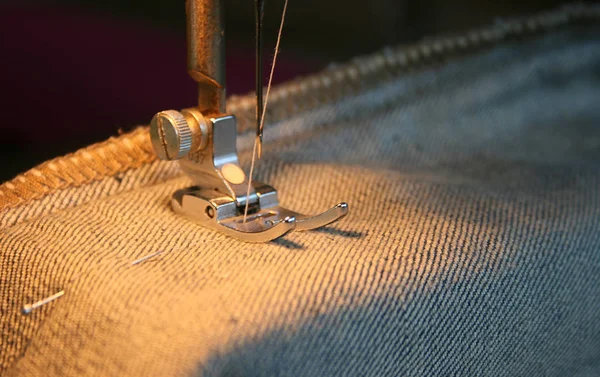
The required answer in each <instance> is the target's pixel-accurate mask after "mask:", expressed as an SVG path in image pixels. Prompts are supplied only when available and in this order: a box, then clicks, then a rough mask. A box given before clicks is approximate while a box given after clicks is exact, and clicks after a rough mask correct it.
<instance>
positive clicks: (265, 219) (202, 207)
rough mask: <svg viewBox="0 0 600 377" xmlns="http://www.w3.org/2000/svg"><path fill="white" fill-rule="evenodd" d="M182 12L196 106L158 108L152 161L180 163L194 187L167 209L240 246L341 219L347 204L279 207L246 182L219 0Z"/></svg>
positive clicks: (191, 4) (266, 189) (196, 2)
mask: <svg viewBox="0 0 600 377" xmlns="http://www.w3.org/2000/svg"><path fill="white" fill-rule="evenodd" d="M186 7H187V27H188V29H187V30H188V71H189V73H190V76H192V78H193V79H194V80H196V81H197V82H198V85H199V97H198V107H193V108H188V109H183V110H181V111H180V112H178V111H174V110H167V111H161V112H159V113H158V114H156V115H155V116H154V118H153V119H152V122H151V123H150V135H151V139H152V145H153V148H154V150H155V152H156V154H157V155H158V157H159V158H160V159H163V160H179V164H180V166H181V168H182V169H183V171H184V172H185V173H187V174H188V175H189V176H190V177H191V178H192V180H193V182H194V185H195V186H194V187H190V188H187V189H183V190H179V191H177V192H175V193H174V194H173V198H172V205H173V209H174V210H175V211H176V212H177V213H181V214H183V215H185V216H187V217H190V218H192V219H194V220H195V221H197V222H199V223H200V224H201V225H204V226H206V227H209V228H212V229H214V230H217V231H219V232H221V233H224V234H226V235H229V236H231V237H235V238H237V239H240V240H242V241H246V242H268V241H271V240H273V239H276V238H278V237H281V236H283V235H285V234H287V233H288V232H290V231H293V230H308V229H314V228H318V227H321V226H323V225H327V224H329V223H331V222H333V221H336V220H337V219H339V218H340V217H342V216H344V215H346V214H347V213H348V205H347V204H346V203H340V204H338V205H336V206H335V207H333V208H331V209H330V210H328V211H326V212H324V213H322V214H320V215H316V216H306V215H303V214H300V213H296V212H294V211H291V210H289V209H286V208H283V207H281V206H280V205H279V201H278V199H277V191H275V189H274V188H273V187H271V186H268V185H266V184H262V183H256V182H253V184H252V185H249V183H248V181H249V179H248V177H247V175H246V173H245V172H244V170H243V169H242V167H241V166H240V163H239V159H238V154H237V150H236V136H237V127H236V120H235V117H234V116H232V115H228V114H225V32H224V28H223V0H187V2H186ZM248 188H250V189H248ZM246 205H247V207H248V216H247V217H246V218H244V217H245V216H244V210H245V208H246Z"/></svg>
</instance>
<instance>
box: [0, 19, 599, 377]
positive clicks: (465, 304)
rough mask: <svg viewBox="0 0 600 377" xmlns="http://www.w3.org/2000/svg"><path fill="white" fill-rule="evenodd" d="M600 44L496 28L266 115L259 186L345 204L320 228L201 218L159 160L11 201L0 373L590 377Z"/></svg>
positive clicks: (576, 35) (4, 219)
mask: <svg viewBox="0 0 600 377" xmlns="http://www.w3.org/2000/svg"><path fill="white" fill-rule="evenodd" d="M599 37H600V28H599V27H598V26H596V25H590V24H587V25H583V26H578V27H575V26H574V27H571V28H568V29H563V30H560V31H556V32H552V33H549V34H547V35H545V36H539V37H536V38H531V39H527V40H523V41H514V42H512V43H504V44H501V45H498V46H497V47H496V48H494V49H493V50H491V51H482V52H477V53H473V54H471V55H469V56H467V57H463V58H457V59H453V60H450V61H448V62H446V63H444V64H439V65H438V66H436V67H428V68H424V69H421V70H416V71H414V72H412V73H410V74H403V75H396V76H394V75H390V76H389V78H388V79H387V80H384V81H383V82H380V83H379V84H378V85H374V86H372V87H371V88H370V89H368V90H367V89H364V90H361V91H359V92H357V93H355V94H354V95H351V96H346V97H345V98H343V99H341V100H338V101H336V102H333V103H325V102H323V103H321V104H320V105H319V104H318V103H317V105H316V106H313V108H312V109H311V111H298V112H297V113H296V114H292V115H288V116H286V117H285V118H284V119H280V120H279V121H278V122H276V123H272V124H271V125H270V126H269V128H268V129H266V131H265V145H264V146H265V150H264V152H265V156H264V158H263V159H262V160H260V162H259V164H258V166H257V170H258V172H257V176H256V177H257V179H260V180H262V181H265V182H269V183H271V184H272V185H273V186H274V187H276V188H277V190H278V192H279V195H280V200H281V202H282V204H283V205H284V206H286V207H288V208H291V209H293V210H297V211H299V212H305V213H316V212H319V211H322V210H325V209H327V208H328V207H329V206H331V205H333V204H335V203H337V202H339V201H347V202H348V203H349V204H350V214H349V215H348V216H347V217H346V218H344V219H343V220H341V221H340V222H338V223H336V224H334V225H331V226H328V227H326V228H324V229H321V230H318V231H311V232H303V233H300V232H296V233H291V234H289V235H288V236H286V237H285V238H284V239H282V240H279V241H277V242H272V243H269V244H244V243H240V242H238V241H235V240H233V239H230V238H227V237H225V236H223V235H220V234H218V233H215V232H213V231H211V230H208V229H204V228H202V227H199V226H198V225H197V224H194V223H192V222H190V221H188V220H187V219H185V218H182V217H180V216H178V215H176V214H175V213H174V212H173V211H172V210H171V208H170V204H169V202H170V196H171V194H172V193H173V192H174V191H175V190H176V189H179V188H183V187H186V186H187V185H189V184H190V181H189V179H188V178H186V177H184V176H182V175H181V174H180V173H179V170H178V168H177V165H176V164H174V163H165V162H147V163H145V164H143V166H141V167H138V168H136V169H133V170H130V171H120V172H115V173H114V174H112V175H110V176H107V177H105V178H102V179H96V180H90V181H88V182H86V183H82V184H81V185H80V186H79V187H66V188H62V189H60V190H58V191H55V192H53V193H52V194H48V195H46V196H44V197H43V198H38V199H36V200H33V201H31V202H28V203H26V204H23V205H21V206H16V207H12V208H7V209H6V210H5V211H4V212H3V214H2V216H0V217H1V223H2V224H3V228H2V233H1V234H0V237H1V238H0V251H1V253H0V271H1V274H2V279H0V293H1V301H0V305H1V306H0V309H1V318H0V324H1V328H2V337H1V341H2V344H1V346H0V351H1V355H0V368H2V369H0V371H2V372H3V375H6V376H17V375H30V376H49V375H50V376H51V375H60V376H75V375H92V376H93V375H98V376H120V375H127V376H138V375H139V376H164V375H173V376H190V375H191V376H193V375H203V376H273V375H281V376H316V375H324V376H347V375H356V376H359V375H360V376H387V375H389V376H397V375H405V376H428V375H464V376H471V375H484V376H525V375H527V376H564V375H569V376H597V375H600V167H599V165H598V162H599V161H600V126H599V123H600V106H598V99H599V98H600V85H599V83H600V38H599ZM316 97H318V93H316ZM272 111H277V109H275V110H272ZM138 132H145V131H138ZM252 140H253V135H252V134H251V133H245V134H242V135H241V137H240V139H239V147H240V151H241V159H242V161H245V162H246V163H249V160H250V152H251V147H252V144H251V143H252ZM120 185H124V187H120V188H118V187H117V186H120ZM42 202H43V203H45V204H43V205H41V204H40V203H42ZM48 207H51V209H47V208H48ZM157 251H162V252H163V253H162V254H161V255H158V256H155V257H153V258H151V259H148V260H147V261H144V262H142V263H139V264H136V265H132V262H133V261H134V260H137V259H138V258H141V257H144V256H147V255H150V254H152V253H155V252H157ZM61 289H64V291H65V295H64V296H63V297H61V298H60V299H58V300H57V301H55V302H53V303H51V304H48V305H46V306H44V307H42V308H39V309H37V310H35V311H34V312H33V313H31V314H30V315H23V314H22V313H21V309H22V307H23V305H24V304H27V303H32V302H35V301H37V300H39V299H41V298H44V297H47V296H49V295H51V294H53V293H56V292H57V291H59V290H61Z"/></svg>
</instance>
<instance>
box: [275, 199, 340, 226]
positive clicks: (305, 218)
mask: <svg viewBox="0 0 600 377" xmlns="http://www.w3.org/2000/svg"><path fill="white" fill-rule="evenodd" d="M280 213H281V214H282V215H286V216H294V217H295V218H296V230H299V231H303V230H311V229H317V228H320V227H322V226H325V225H328V224H331V223H332V222H335V221H337V220H339V219H341V218H342V217H344V216H346V215H347V214H348V204H347V203H338V204H336V205H335V206H334V207H333V208H330V209H328V210H327V211H325V212H323V213H320V214H318V215H313V216H310V215H303V214H300V213H296V212H294V211H290V210H288V209H285V208H281V207H280Z"/></svg>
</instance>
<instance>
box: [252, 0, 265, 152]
mask: <svg viewBox="0 0 600 377" xmlns="http://www.w3.org/2000/svg"><path fill="white" fill-rule="evenodd" d="M264 12H265V2H264V0H254V17H255V19H256V143H257V147H258V158H260V157H261V155H262V139H263V126H262V122H261V119H262V115H263V111H264V108H263V85H262V78H263V75H262V69H263V59H262V55H263V54H262V49H263V42H262V25H263V15H264Z"/></svg>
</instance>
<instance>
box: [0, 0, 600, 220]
mask: <svg viewBox="0 0 600 377" xmlns="http://www.w3.org/2000/svg"><path fill="white" fill-rule="evenodd" d="M599 18H600V6H596V5H583V4H578V5H573V6H568V7H564V8H562V9H560V10H556V11H552V12H546V13H542V14H539V15H536V16H533V17H528V18H524V19H519V20H512V21H506V22H498V23H497V24H496V25H493V26H491V27H487V28H484V29H480V30H474V31H471V32H469V33H466V34H461V35H459V36H455V37H446V38H438V39H433V40H430V41H425V42H421V43H419V44H416V45H413V46H409V47H404V46H402V47H398V48H387V49H384V50H383V51H381V52H379V53H376V54H374V55H371V56H368V57H360V58H356V59H354V60H353V61H351V62H350V63H348V64H345V65H343V66H339V67H331V68H329V69H327V70H325V71H324V72H321V73H319V74H315V75H311V76H308V77H305V78H300V79H296V80H293V81H291V82H289V83H286V84H283V85H280V86H279V87H278V88H276V89H275V90H273V92H272V94H271V106H270V107H269V109H267V114H266V116H267V117H268V120H269V123H276V122H279V121H281V120H283V119H285V118H287V117H289V116H290V115H291V114H298V113H302V112H305V111H310V110H313V109H315V108H317V107H319V106H323V105H327V104H332V103H335V102H337V101H339V100H341V99H343V98H345V97H348V96H352V95H355V94H357V93H359V92H361V91H364V90H367V89H370V88H373V87H374V86H377V85H380V84H381V83H382V82H386V81H388V80H389V79H391V78H393V77H397V76H399V75H401V74H402V73H410V72H411V71H414V70H416V69H420V68H424V67H430V66H432V65H435V64H442V63H443V62H445V61H447V60H449V59H452V58H454V57H457V56H464V55H465V54H466V53H469V52H475V51H479V50H482V49H485V48H490V47H492V46H494V45H496V44H498V43H501V42H505V41H509V40H511V39H513V38H521V37H524V36H527V35H534V34H539V33H541V32H544V31H550V30H554V29H557V28H559V27H563V26H566V25H570V24H572V23H575V22H581V21H595V20H597V19H599ZM254 107H255V98H254V97H253V96H251V95H247V96H243V97H237V96H233V97H231V98H230V99H229V101H228V104H227V110H228V112H229V113H233V114H235V115H236V117H237V118H238V127H239V130H240V132H245V131H249V130H250V129H251V127H253V125H254V119H253V116H254ZM155 159H156V157H155V155H154V153H153V151H152V147H151V144H150V140H149V137H148V131H147V129H146V128H138V129H136V130H135V131H133V132H130V133H127V134H124V135H121V136H120V137H112V138H110V139H109V140H107V141H105V142H102V143H98V144H94V145H92V146H89V147H87V148H84V149H82V150H79V151H77V152H75V153H73V154H69V155H66V156H64V157H59V158H56V159H53V160H51V161H48V162H46V163H43V164H41V165H39V166H38V167H36V168H34V169H31V170H29V171H27V172H25V173H23V174H21V175H19V176H17V177H16V178H15V179H13V180H12V181H9V182H6V183H4V184H2V185H0V210H2V209H6V208H13V207H16V206H19V205H22V204H26V203H27V202H29V201H31V200H36V199H39V198H42V197H44V196H45V195H48V194H51V193H53V192H54V191H56V190H60V189H64V188H68V187H78V186H81V185H84V184H87V183H90V182H93V181H98V180H101V179H103V178H105V177H107V176H112V175H115V174H118V173H122V172H124V171H127V170H130V169H135V168H138V167H140V166H142V165H144V164H148V163H151V162H152V161H154V160H155Z"/></svg>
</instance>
